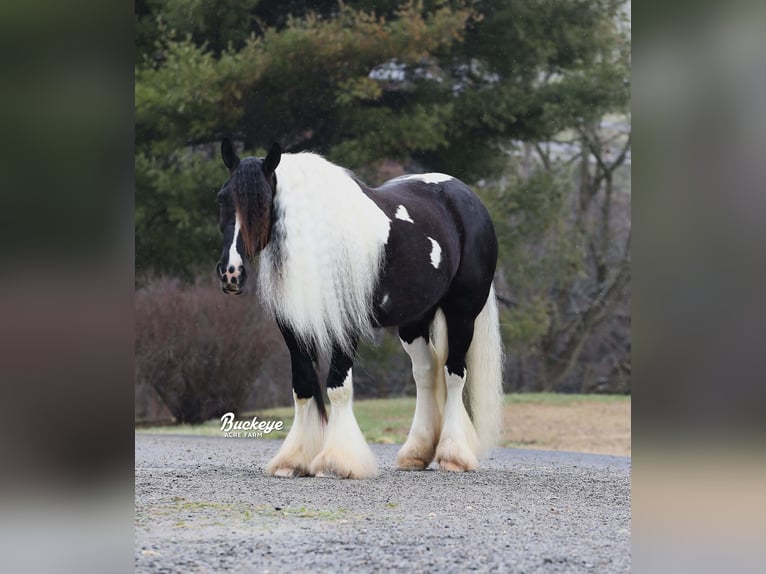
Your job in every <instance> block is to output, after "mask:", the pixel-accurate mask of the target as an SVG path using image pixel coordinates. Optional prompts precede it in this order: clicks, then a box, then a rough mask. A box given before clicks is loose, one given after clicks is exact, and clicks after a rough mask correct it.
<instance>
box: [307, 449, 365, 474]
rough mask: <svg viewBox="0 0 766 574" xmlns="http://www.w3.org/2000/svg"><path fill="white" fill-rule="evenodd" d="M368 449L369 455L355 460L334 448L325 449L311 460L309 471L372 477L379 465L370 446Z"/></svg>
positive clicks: (312, 472)
mask: <svg viewBox="0 0 766 574" xmlns="http://www.w3.org/2000/svg"><path fill="white" fill-rule="evenodd" d="M365 446H366V445H365ZM367 450H368V451H369V455H368V456H358V458H356V459H355V460H349V457H348V455H345V454H342V453H340V452H338V451H336V450H334V449H329V450H325V451H323V452H320V453H319V454H318V455H317V456H316V458H314V460H313V461H312V462H311V467H310V468H309V472H311V474H313V475H314V476H333V477H338V478H371V477H373V476H375V475H376V474H377V473H378V465H377V463H376V462H375V457H374V456H373V454H372V451H370V450H369V447H368V448H367ZM357 454H366V453H357Z"/></svg>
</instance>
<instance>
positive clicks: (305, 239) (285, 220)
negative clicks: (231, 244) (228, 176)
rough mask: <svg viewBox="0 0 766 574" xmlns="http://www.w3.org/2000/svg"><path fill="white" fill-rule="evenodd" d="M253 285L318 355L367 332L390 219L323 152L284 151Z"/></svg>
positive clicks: (342, 345) (349, 344) (349, 176)
mask: <svg viewBox="0 0 766 574" xmlns="http://www.w3.org/2000/svg"><path fill="white" fill-rule="evenodd" d="M276 175H277V190H276V193H275V195H274V210H273V214H274V222H273V228H272V232H271V240H270V241H269V243H268V245H267V246H266V248H265V249H264V250H263V252H262V254H261V258H260V267H259V272H258V285H259V289H260V292H261V296H262V298H263V301H264V302H265V304H266V305H267V306H268V307H269V308H271V309H272V310H273V312H274V313H275V314H276V315H277V317H278V318H279V319H280V320H281V321H283V322H285V323H286V324H287V325H288V326H290V327H291V328H292V329H293V331H294V332H295V333H296V335H297V336H298V337H299V338H300V339H302V340H303V342H304V343H306V344H307V345H313V346H315V347H316V349H317V350H318V351H319V352H321V353H324V354H326V353H329V352H330V351H331V350H332V349H333V347H334V346H339V347H341V348H342V349H344V350H346V351H349V350H350V348H351V343H352V340H353V339H354V338H355V337H357V336H363V337H365V336H370V335H371V334H372V329H373V326H372V295H373V291H374V289H375V286H376V284H377V282H378V278H379V275H380V271H381V267H382V264H383V253H384V246H385V244H386V241H387V239H388V233H389V230H390V225H391V221H390V219H389V218H388V217H387V216H386V215H385V214H384V213H383V212H382V211H381V210H380V209H379V208H378V207H377V205H375V203H374V202H373V201H372V200H371V199H370V198H369V197H368V196H367V195H365V193H364V192H363V191H362V189H361V188H360V187H359V184H357V182H356V181H355V179H354V176H353V175H352V174H351V173H350V172H348V171H347V170H345V169H343V168H341V167H338V166H336V165H334V164H332V163H330V162H329V161H327V160H326V159H324V158H323V157H321V156H319V155H315V154H310V153H300V154H284V155H283V156H282V159H281V161H280V164H279V167H278V168H277V171H276Z"/></svg>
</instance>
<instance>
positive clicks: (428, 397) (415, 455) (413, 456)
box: [396, 337, 441, 470]
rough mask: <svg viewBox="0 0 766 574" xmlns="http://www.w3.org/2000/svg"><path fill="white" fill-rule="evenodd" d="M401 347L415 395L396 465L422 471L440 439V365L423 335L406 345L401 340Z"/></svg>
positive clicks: (400, 467) (434, 352)
mask: <svg viewBox="0 0 766 574" xmlns="http://www.w3.org/2000/svg"><path fill="white" fill-rule="evenodd" d="M402 346H403V347H404V350H405V351H406V352H407V354H408V355H409V357H410V360H411V361H412V376H413V377H414V379H415V386H416V388H417V398H416V399H415V416H414V417H413V419H412V426H411V427H410V432H409V434H408V435H407V440H406V442H405V443H404V445H403V446H402V448H401V449H400V450H399V454H397V456H396V466H397V467H398V468H399V469H401V470H423V469H425V468H428V465H429V464H430V463H431V461H432V460H433V458H434V452H435V451H436V444H437V442H438V441H439V432H440V428H441V412H440V410H439V405H438V403H437V396H436V391H437V389H436V385H437V379H438V378H437V374H438V370H439V367H438V363H437V357H436V351H435V350H434V348H433V345H431V343H429V342H427V341H426V340H425V338H423V337H418V338H417V339H415V340H414V341H413V342H412V343H409V344H408V343H406V342H404V341H402Z"/></svg>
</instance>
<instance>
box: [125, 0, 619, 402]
mask: <svg viewBox="0 0 766 574" xmlns="http://www.w3.org/2000/svg"><path fill="white" fill-rule="evenodd" d="M625 4H626V3H625V1H624V0H521V1H519V0H499V1H481V0H479V1H470V0H463V1H461V0H454V1H444V0H441V1H422V2H413V1H410V2H396V1H350V2H344V3H338V2H336V1H314V2H307V1H299V0H295V1H292V0H291V1H286V2H285V1H275V0H237V1H234V0H210V1H206V2H200V1H199V0H140V1H137V2H136V30H137V40H136V50H137V65H136V85H135V90H136V265H137V277H138V287H139V290H140V289H141V288H142V287H144V285H145V284H147V280H146V278H147V277H149V276H157V275H166V276H173V277H178V278H181V279H182V280H184V281H186V282H187V283H188V282H190V281H192V280H193V279H194V278H195V277H197V276H199V275H200V274H209V273H211V269H212V267H213V265H214V263H215V261H216V259H217V257H218V255H219V254H218V251H219V249H220V237H219V234H218V230H217V225H216V209H215V204H214V197H215V192H216V191H217V190H218V188H219V187H220V185H221V183H222V179H223V177H224V176H225V172H224V170H223V168H222V167H221V164H220V161H219V159H218V152H217V149H218V144H219V142H220V140H221V138H222V137H223V136H224V135H226V136H229V137H231V138H233V139H234V140H235V141H236V142H237V144H238V145H239V146H240V147H241V148H242V149H243V151H244V153H247V154H257V155H262V154H263V152H264V151H265V149H266V148H267V147H268V146H270V144H271V143H272V142H273V141H279V142H280V143H281V144H282V145H283V147H284V148H285V149H286V150H287V151H300V150H304V149H310V150H312V151H317V152H320V153H322V154H324V155H326V156H327V157H329V158H330V159H331V160H333V161H335V162H337V163H340V164H342V165H344V166H346V167H349V168H351V169H354V170H355V171H356V172H357V173H358V174H359V175H360V176H361V177H362V179H365V180H367V181H368V183H371V184H378V183H380V182H381V181H382V180H384V179H386V178H387V177H389V176H391V175H398V174H399V173H402V172H404V171H407V172H411V171H422V170H429V171H443V172H446V173H450V174H452V175H455V176H457V177H460V178H462V179H464V180H465V181H467V182H468V183H470V184H472V185H473V186H474V188H475V189H476V190H477V192H478V193H480V194H481V195H482V196H483V198H484V199H485V201H486V202H487V204H488V205H489V206H490V209H491V210H492V213H493V217H494V220H495V222H496V225H497V228H498V233H499V236H500V240H501V260H500V265H499V269H498V277H497V282H498V292H499V294H500V295H501V298H502V299H501V300H502V302H503V306H502V307H503V311H502V313H503V317H502V319H503V330H504V337H505V341H506V346H507V350H508V369H507V373H508V376H507V377H506V378H507V381H506V384H507V385H508V390H512V389H553V390H567V391H606V390H609V391H621V392H628V391H629V389H630V359H629V350H630V337H629V327H630V314H629V299H628V298H629V292H628V290H629V278H630V275H629V274H630V267H629V261H630V259H629V257H630V255H629V254H630V250H629V238H630V231H629V230H630V196H629V190H630V187H629V181H630V180H629V164H630V122H629V117H628V116H627V108H628V102H629V97H630V85H629V78H630V71H629V66H630V60H629V55H630V42H629V22H628V20H627V18H628V16H627V11H626V10H627V9H626V6H625ZM221 304H222V303H221ZM200 320H201V319H200ZM137 333H138V337H139V338H140V337H141V326H140V325H137ZM387 341H388V340H386V341H384V342H383V344H382V346H381V347H379V348H376V349H373V348H366V349H363V350H362V360H363V362H364V361H365V360H367V362H368V363H369V365H368V367H369V368H368V370H369V371H370V372H371V373H374V375H371V376H374V377H376V380H377V382H378V383H381V381H380V380H379V377H384V378H385V377H386V376H387V375H386V373H388V372H390V373H393V375H392V376H395V377H399V376H400V373H401V370H402V367H401V364H402V363H399V362H397V361H398V358H396V359H395V358H393V357H398V354H400V353H398V352H394V349H395V348H396V345H395V344H390V341H388V342H387ZM256 352H257V350H256ZM392 361H393V362H392ZM373 364H374V365H379V366H374V367H373V366H372V365H373ZM388 364H390V367H391V368H386V365H388ZM405 373H406V366H405ZM141 376H142V377H146V378H145V379H142V380H140V381H139V383H141V384H145V385H148V384H149V381H150V380H151V376H152V375H151V373H146V372H144V373H142V374H141ZM256 376H257V375H256V374H253V375H252V376H251V377H253V378H254V377H256ZM286 380H287V379H286V378H285V381H286ZM285 384H286V382H285ZM371 386H372V385H371ZM382 386H383V387H385V388H388V387H389V386H390V387H391V392H395V390H398V391H399V392H401V390H400V389H399V387H398V386H397V385H393V384H392V385H388V384H387V383H382ZM394 387H395V388H396V389H395V388H394ZM288 398H289V395H288Z"/></svg>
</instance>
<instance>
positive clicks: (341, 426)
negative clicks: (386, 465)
mask: <svg viewBox="0 0 766 574" xmlns="http://www.w3.org/2000/svg"><path fill="white" fill-rule="evenodd" d="M327 396H328V397H329V398H330V404H331V406H332V408H331V410H330V420H329V422H328V424H327V430H326V432H325V442H324V446H323V447H322V450H321V452H320V453H319V454H318V455H317V456H316V457H315V458H314V460H313V461H312V462H311V467H310V471H311V474H314V475H317V476H321V475H324V474H330V475H335V476H340V477H343V478H369V477H371V476H375V475H376V474H377V473H378V464H377V462H376V461H375V455H374V454H372V450H370V447H369V445H368V444H367V442H366V441H365V439H364V435H363V434H362V431H361V430H360V429H359V425H358V424H357V422H356V418H355V417H354V410H353V402H354V401H353V398H354V383H353V379H352V377H351V369H349V370H348V374H347V375H346V379H345V380H344V381H343V385H342V386H340V387H335V388H328V389H327Z"/></svg>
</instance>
